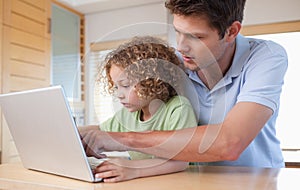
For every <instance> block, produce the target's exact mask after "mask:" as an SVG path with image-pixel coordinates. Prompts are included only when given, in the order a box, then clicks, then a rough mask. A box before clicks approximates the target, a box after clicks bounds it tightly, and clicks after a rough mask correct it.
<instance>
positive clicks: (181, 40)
mask: <svg viewBox="0 0 300 190" xmlns="http://www.w3.org/2000/svg"><path fill="white" fill-rule="evenodd" d="M177 50H178V51H179V52H181V53H183V54H185V53H186V52H188V51H189V50H190V48H189V45H188V43H187V39H186V37H185V36H184V35H178V36H177Z"/></svg>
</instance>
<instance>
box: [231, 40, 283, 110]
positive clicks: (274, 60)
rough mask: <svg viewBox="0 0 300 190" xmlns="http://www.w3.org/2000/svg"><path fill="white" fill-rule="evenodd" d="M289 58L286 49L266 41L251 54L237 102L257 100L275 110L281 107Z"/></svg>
mask: <svg viewBox="0 0 300 190" xmlns="http://www.w3.org/2000/svg"><path fill="white" fill-rule="evenodd" d="M287 65H288V60H287V54H286V52H285V50H284V49H283V48H282V47H281V46H280V45H278V44H276V43H274V42H271V41H265V42H263V43H261V44H259V45H257V46H256V47H254V50H253V51H252V53H251V55H250V56H249V60H248V62H247V65H246V66H245V67H244V68H243V69H246V70H247V71H246V72H244V76H243V83H242V85H243V87H242V88H241V92H240V94H239V96H238V99H237V102H256V103H259V104H262V105H265V106H267V107H269V108H271V109H272V110H273V112H275V110H276V109H278V107H279V102H280V94H281V91H282V85H283V83H284V75H285V73H286V70H287Z"/></svg>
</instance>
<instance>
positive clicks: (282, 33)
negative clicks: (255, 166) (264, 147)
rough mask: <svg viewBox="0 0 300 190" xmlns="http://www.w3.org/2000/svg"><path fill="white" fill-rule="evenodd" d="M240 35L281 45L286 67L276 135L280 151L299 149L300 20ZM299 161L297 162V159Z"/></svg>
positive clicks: (248, 28)
mask: <svg viewBox="0 0 300 190" xmlns="http://www.w3.org/2000/svg"><path fill="white" fill-rule="evenodd" d="M242 33H243V34H244V35H247V36H253V37H255V38H262V39H267V40H272V41H274V42H277V43H279V44H281V45H282V46H283V47H284V48H285V49H286V51H287V54H288V59H289V66H288V70H287V73H286V75H285V78H284V85H283V89H282V94H281V100H280V111H279V115H278V118H277V122H276V128H277V135H278V137H279V139H280V141H281V147H282V149H288V150H291V149H292V150H297V149H300V138H299V133H297V132H298V131H299V126H297V125H298V119H297V118H298V113H297V111H295V110H298V109H299V107H300V100H299V97H300V93H299V90H298V88H297V86H299V84H298V83H299V82H298V81H299V80H298V76H299V73H300V65H299V61H300V54H299V52H298V51H299V50H298V49H299V48H298V47H299V44H300V21H296V22H285V23H277V24H267V25H258V26H248V27H247V26H246V27H244V29H243V31H242ZM299 161H300V159H299Z"/></svg>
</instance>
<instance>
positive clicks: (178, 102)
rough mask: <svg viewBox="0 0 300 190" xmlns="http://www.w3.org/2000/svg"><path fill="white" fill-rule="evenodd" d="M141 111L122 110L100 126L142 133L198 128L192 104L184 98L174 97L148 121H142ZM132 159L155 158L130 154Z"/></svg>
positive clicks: (104, 129)
mask: <svg viewBox="0 0 300 190" xmlns="http://www.w3.org/2000/svg"><path fill="white" fill-rule="evenodd" d="M140 114H141V111H136V112H129V111H128V110H127V109H126V108H122V109H121V110H120V111H118V112H117V113H116V114H115V115H114V116H113V117H112V118H110V119H108V120H106V121H105V122H103V123H102V124H100V128H101V130H103V131H110V132H129V131H134V132H140V131H153V130H160V131H166V130H177V129H183V128H188V127H195V126H197V121H196V117H195V114H194V111H193V107H192V106H191V104H190V102H189V101H188V100H187V99H186V98H185V97H183V96H174V97H173V98H171V99H170V100H169V101H168V102H167V103H165V104H162V105H161V106H160V107H159V109H158V110H157V112H156V113H155V114H154V115H153V116H152V117H151V118H150V119H148V120H147V121H141V120H140ZM129 154H130V157H131V159H147V158H153V156H152V155H147V154H143V153H139V152H129Z"/></svg>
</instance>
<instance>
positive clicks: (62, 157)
mask: <svg viewBox="0 0 300 190" xmlns="http://www.w3.org/2000/svg"><path fill="white" fill-rule="evenodd" d="M0 106H1V109H2V112H3V114H4V117H5V119H6V122H7V124H8V127H9V129H10V132H11V135H12V137H13V140H14V142H15V145H16V147H17V150H18V153H19V155H20V158H21V161H22V163H23V165H24V167H25V168H28V169H32V170H38V171H43V172H47V173H52V174H56V175H61V176H66V177H70V178H75V179H80V180H84V181H90V182H93V181H96V180H95V179H94V175H93V174H92V171H91V168H90V166H89V164H88V161H87V157H86V155H85V151H84V149H83V147H82V144H81V140H80V136H79V133H78V131H77V127H76V125H75V123H74V120H73V117H72V115H71V112H70V108H69V106H68V102H67V101H66V96H65V93H64V91H63V88H62V87H61V86H53V87H47V88H40V89H34V90H28V91H22V92H15V93H9V94H2V95H0ZM99 180H100V179H99ZM99 180H97V181H99Z"/></svg>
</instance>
